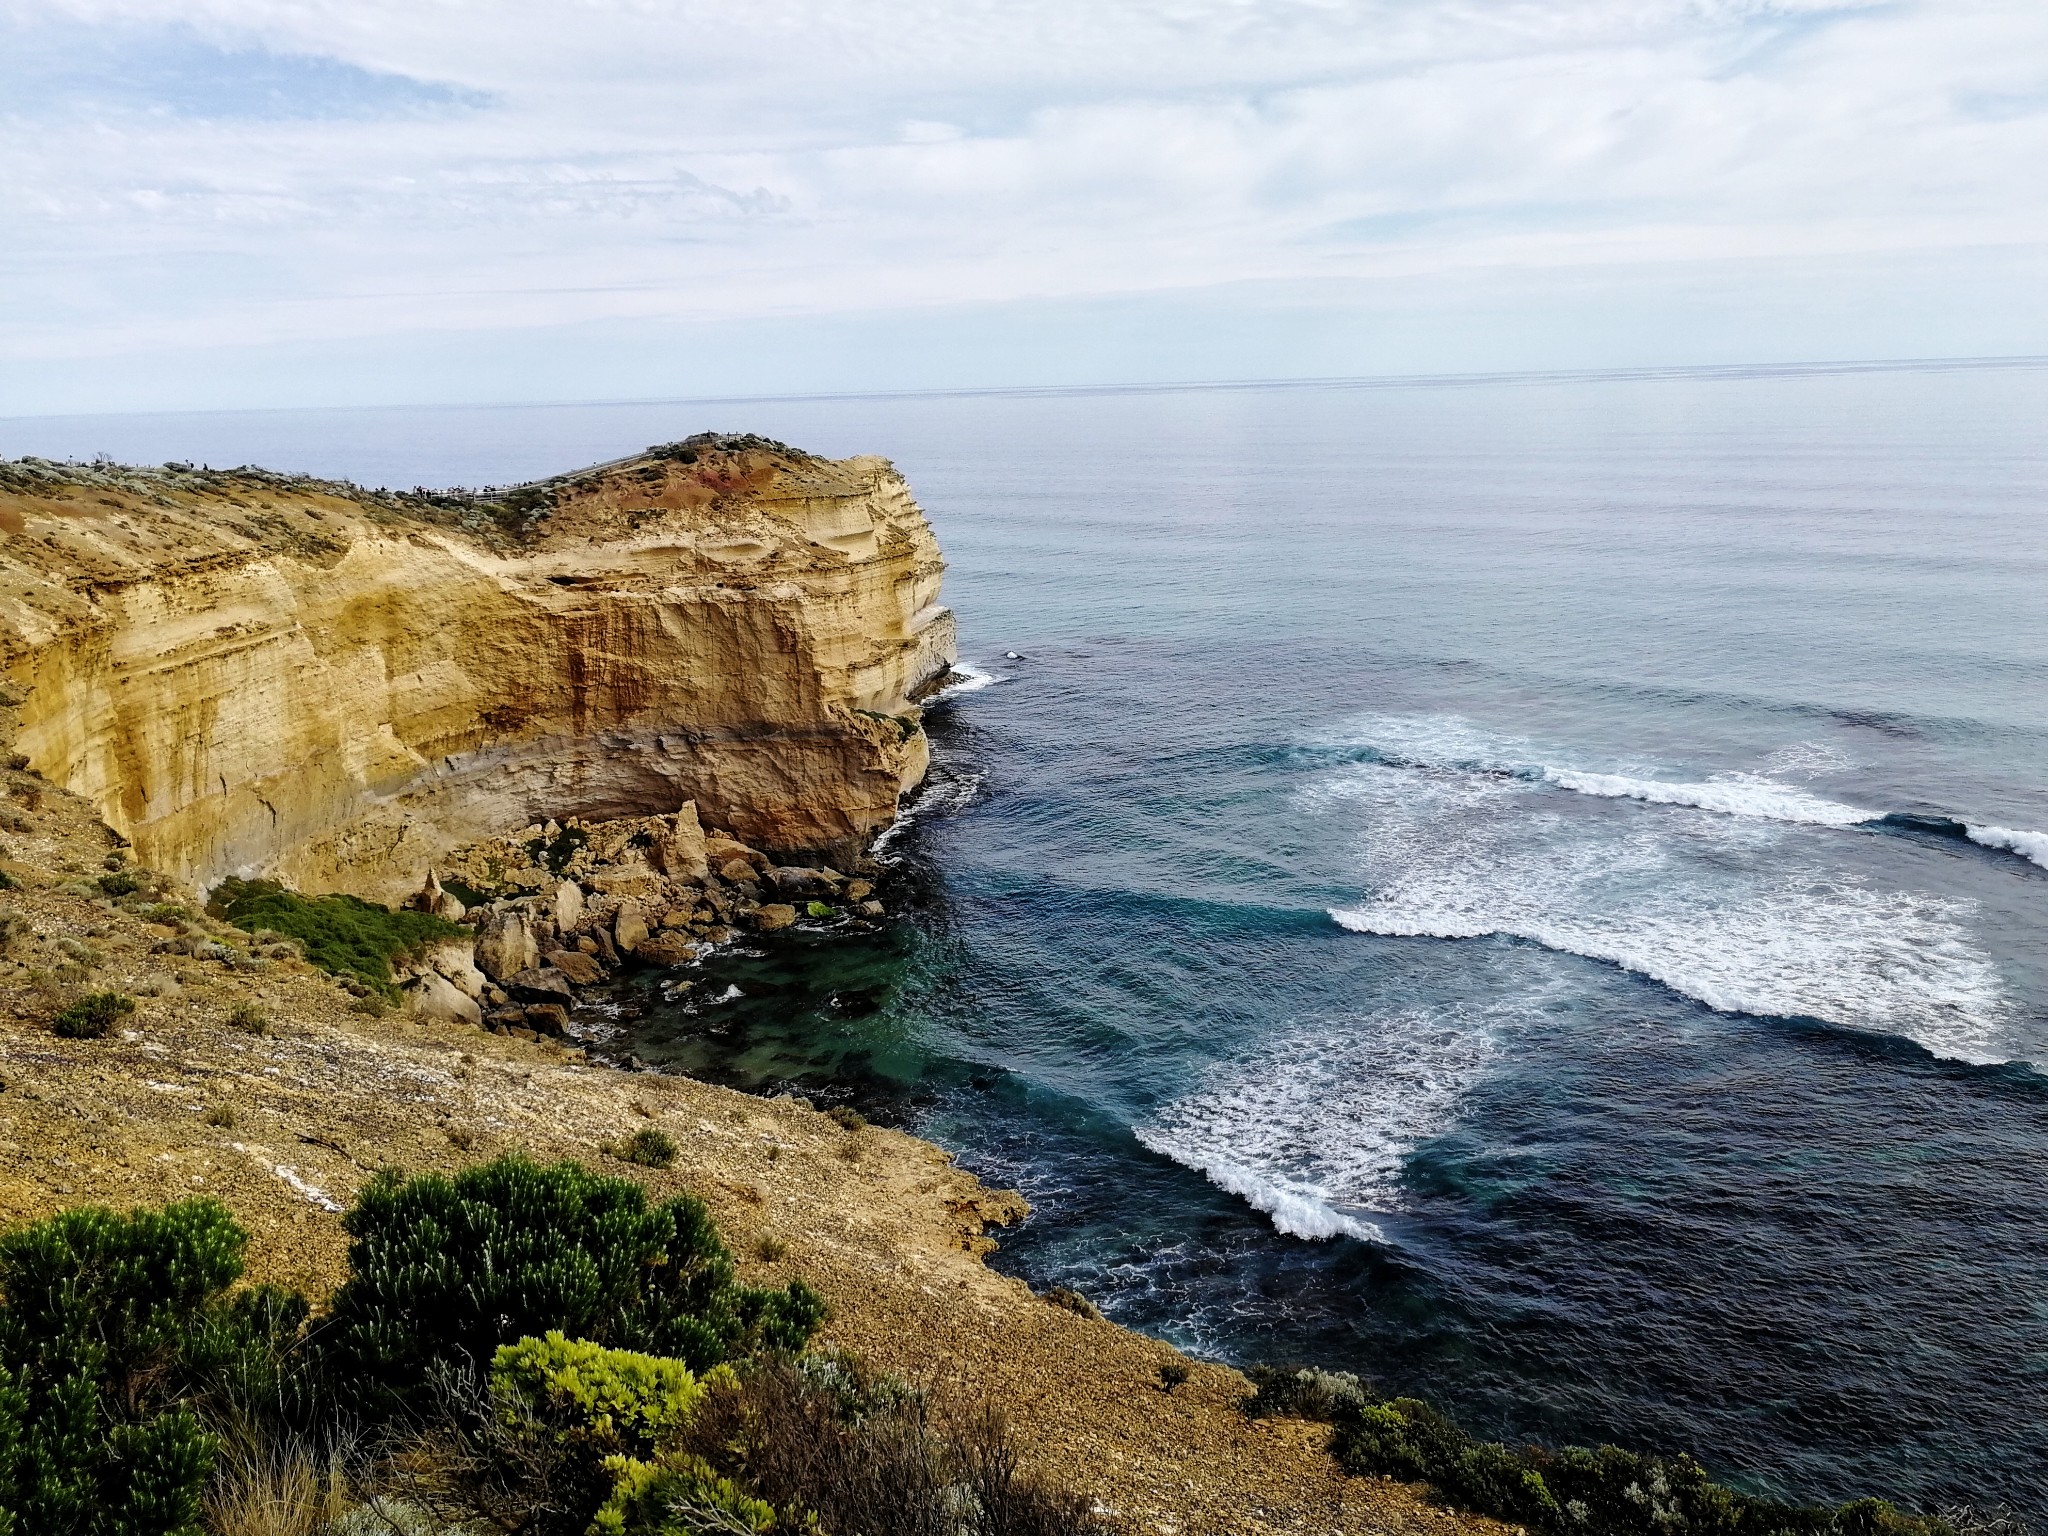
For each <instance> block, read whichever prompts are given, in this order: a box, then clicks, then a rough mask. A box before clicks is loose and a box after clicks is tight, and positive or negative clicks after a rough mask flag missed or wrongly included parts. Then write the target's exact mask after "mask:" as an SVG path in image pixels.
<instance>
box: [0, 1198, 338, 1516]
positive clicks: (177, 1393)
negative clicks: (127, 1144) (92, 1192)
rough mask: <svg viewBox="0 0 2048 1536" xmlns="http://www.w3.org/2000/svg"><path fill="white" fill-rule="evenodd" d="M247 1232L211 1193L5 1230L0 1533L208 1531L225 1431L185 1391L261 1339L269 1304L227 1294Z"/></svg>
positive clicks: (1, 1249) (230, 1369)
mask: <svg viewBox="0 0 2048 1536" xmlns="http://www.w3.org/2000/svg"><path fill="white" fill-rule="evenodd" d="M246 1243H247V1237H246V1236H245V1234H244V1233H243V1232H242V1230H241V1229H240V1228H239V1227H237V1226H236V1225H235V1223H234V1221H233V1219H232V1218H231V1217H230V1216H229V1215H228V1212H227V1209H226V1207H224V1206H222V1205H221V1204H220V1203H219V1202H218V1201H215V1200H211V1199H203V1198H202V1199H197V1200H186V1201H182V1202H180V1203H178V1204H176V1205H170V1206H166V1207H164V1208H163V1209H162V1210H159V1211H146V1210H144V1211H135V1212H132V1213H130V1214H129V1215H126V1216H121V1215H117V1214H116V1213H114V1212H113V1211H109V1210H104V1209H100V1208H97V1207H87V1208H83V1209H79V1210H73V1211H67V1212H65V1213H64V1214H62V1215H59V1216H53V1217H51V1218H50V1219H48V1220H47V1221H39V1222H35V1223H32V1224H30V1225H27V1226H21V1227H16V1228H14V1229H13V1230H11V1231H9V1232H6V1233H4V1234H0V1532H5V1533H8V1536H39V1533H42V1532H75V1533H78V1536H199V1524H198V1521H199V1512H200V1500H201V1496H202V1494H203V1492H204V1488H205V1484H206V1479H207V1475H208V1472H209V1470H210V1468H211V1466H212V1461H213V1452H214V1440H213V1438H212V1437H211V1436H210V1435H208V1434H207V1433H206V1432H205V1431H204V1430H203V1429H202V1428H201V1425H200V1420H199V1418H198V1416H197V1415H196V1414H195V1413H194V1412H193V1409H192V1405H191V1402H190V1398H191V1397H192V1395H193V1394H192V1387H193V1384H194V1383H195V1382H196V1381H200V1380H203V1379H213V1380H223V1379H228V1378H231V1377H233V1376H234V1375H235V1374H237V1371H236V1367H237V1363H238V1362H239V1361H240V1359H241V1358H242V1357H243V1356H245V1355H246V1354H247V1352H248V1350H249V1348H250V1346H251V1344H252V1342H253V1341H254V1336H255V1332H256V1329H257V1325H258V1324H259V1322H260V1321H261V1320H260V1319H259V1318H258V1317H257V1315H256V1313H257V1311H258V1310H260V1305H259V1307H257V1308H252V1307H251V1305H249V1304H246V1303H241V1304H231V1303H229V1302H227V1301H226V1300H225V1299H224V1296H225V1293H226V1291H227V1288H228V1287H229V1286H230V1285H232V1284H233V1283H234V1282H235V1280H236V1279H238V1278H239V1277H240V1275H241V1271H242V1250H243V1248H244V1246H245V1245H246ZM245 1294H248V1293H245ZM275 1294H276V1293H269V1292H265V1293H263V1297H264V1303H265V1304H268V1303H271V1302H272V1300H273V1297H274V1295H275ZM302 1305H303V1304H301V1306H302ZM301 1316H303V1311H300V1312H299V1313H298V1314H297V1315H296V1316H294V1317H293V1318H292V1319H291V1321H290V1326H291V1327H293V1328H296V1326H297V1318H298V1317H301Z"/></svg>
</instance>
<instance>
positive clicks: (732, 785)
mask: <svg viewBox="0 0 2048 1536" xmlns="http://www.w3.org/2000/svg"><path fill="white" fill-rule="evenodd" d="M943 571H944V563H943V561H942V560H941V558H940V555H939V549H938V545H937V542H936V541H935V539H934V538H933V536H932V532H931V529H930V527H929V526H928V525H927V523H926V522H925V518H924V515H923V513H922V512H921V511H920V510H919V508H918V506H917V503H916V502H915V501H914V500H913V499H912V498H911V495H910V492H909V489H908V487H907V486H906V485H905V484H904V482H903V479H902V477H901V476H899V475H898V474H897V473H896V472H895V470H894V469H892V468H891V467H890V466H889V464H888V463H887V462H886V461H884V460H881V459H876V458H855V459H847V460H836V461H835V460H827V459H821V458H816V457H814V456H811V455H809V454H805V453H802V452H799V451H797V450H794V449H790V448H787V447H785V446H783V445H781V444H776V443H770V442H767V441H765V440H763V439H759V438H750V437H731V436H723V435H706V436H703V437H699V438H693V439H689V440H687V441H685V442H682V443H677V444H670V445H666V446H663V447H657V448H653V449H650V450H649V451H648V452H647V453H645V454H641V455H637V456H635V457H632V458H628V459H622V460H619V461H616V462H614V463H611V464H605V465H600V466H597V467H595V468H593V469H589V470H584V471H580V472H577V473H574V474H569V475H564V476H559V477H556V478H555V479H552V480H547V481H542V482H536V483H534V484H531V485H525V486H519V487H514V488H512V489H509V490H504V491H495V492H486V493H466V492H456V493H429V492H425V491H420V492H414V493H411V494H391V493H385V492H376V491H368V490H364V489H362V488H360V487H356V486H351V485H346V484H339V483H335V482H329V481H319V480H313V479H309V478H305V477H293V476H283V475H276V474H271V473H267V472H264V471H258V470H250V469H241V470H221V471H215V470H205V469H196V468H193V467H192V466H190V465H180V464H170V465H165V466H162V467H161V468H156V469H133V468H126V467H121V466H114V465H99V464H95V465H75V464H53V463H48V462H46V461H40V460H22V461H18V462H15V463H11V464H0V669H4V671H5V673H6V676H7V678H8V679H9V680H10V682H11V684H12V685H13V692H14V694H15V695H16V699H15V700H14V702H15V703H16V705H17V707H18V709H19V718H20V721H21V725H20V730H19V733H18V735H17V737H16V748H17V750H18V752H19V753H20V754H21V756H22V757H24V758H25V759H26V766H27V767H29V768H30V769H32V770H34V771H35V772H36V773H38V774H39V775H41V776H42V777H43V778H44V779H46V780H48V781H49V782H51V783H54V784H57V785H60V786H62V787H63V788H65V789H68V790H71V791H73V792H75V793H77V794H79V795H81V796H83V797H84V798H85V799H86V800H87V801H89V802H90V803H91V804H92V805H93V806H94V807H95V808H96V809H97V811H98V812H99V814H100V815H101V816H102V817H103V818H104V819H105V821H106V823H107V825H109V826H110V827H112V828H113V829H114V830H115V831H116V832H118V833H120V834H121V835H122V836H123V837H125V838H126V839H128V840H129V842H131V843H132V844H133V845H134V848H135V851H136V854H137V856H138V857H139V859H140V860H141V861H142V862H143V863H145V864H147V865H149V866H151V867H153V868H155V869H158V870H161V871H163V872H165V873H167V874H170V875H173V876H175V877H176V878H178V879H179V880H180V881H182V882H185V883H189V884H192V885H195V886H201V887H204V886H207V885H210V884H211V883H213V882H214V881H216V880H218V879H219V878H220V877H222V876H224V875H229V874H239V875H259V874H260V875H270V876H275V877H278V878H281V879H283V880H285V881H287V882H288V883H291V884H294V885H297V886H300V887H302V888H307V889H331V890H345V891H350V892H353V893H355V894H358V895H362V896H367V897H372V898H377V899H383V900H390V899H393V898H395V897H397V896H399V895H401V894H403V893H406V892H409V891H411V890H414V889H417V888H418V886H419V884H420V882H421V880H422V879H423V877H424V876H425V874H426V872H427V871H428V869H429V867H430V866H431V865H432V863H433V862H434V861H435V860H436V859H437V858H438V857H439V856H440V855H442V854H443V853H445V852H446V851H447V850H448V849H450V848H452V847H455V846H457V845H460V844H464V843H468V842H471V841H474V840H476V839H478V838H480V837H484V836H487V835H489V834H492V833H494V832H499V831H502V830H504V829H506V828H510V827H517V826H521V825H524V824H526V823H529V822H534V821H543V820H546V819H548V818H551V817H557V818H567V817H569V816H581V817H589V818H597V819H602V818H615V817H622V816H635V815H645V814H652V813H659V812H666V811H672V810H674V809H675V808H676V806H677V805H679V804H680V803H681V802H683V801H685V800H695V801H696V802H697V805H698V806H699V808H700V809H701V811H702V812H703V814H704V816H705V818H706V819H707V820H709V821H713V822H716V823H717V824H719V825H722V826H727V827H730V828H731V829H732V830H733V831H734V832H736V833H737V834H738V835H740V836H741V837H743V838H745V839H747V840H748V841H749V842H751V843H754V844H756V845H758V846H760V847H763V848H767V849H771V850H775V851H777V852H782V853H799V852H802V853H817V854H821V855H825V856H835V857H838V858H840V859H846V858H850V857H851V856H852V854H853V852H854V851H855V850H857V849H858V848H860V847H861V846H863V845H864V843H865V841H866V839H867V838H868V837H870V836H871V835H872V834H873V833H874V832H875V831H877V830H879V829H880V828H881V827H882V826H884V825H886V824H887V823H888V821H889V820H890V819H891V818H892V817H893V816H894V815H895V813H896V805H897V799H898V797H899V795H900V794H901V793H902V792H903V791H904V790H905V789H907V788H909V787H910V786H912V785H914V784H916V783H917V782H918V780H919V779H921V778H922V777H923V774H924V771H925V767H926V746H925V739H924V736H923V733H922V730H921V728H920V724H919V719H918V712H917V709H916V702H915V701H916V700H917V698H918V697H919V696H920V694H921V692H922V691H924V690H926V689H928V688H929V687H930V685H931V684H932V683H933V682H934V680H935V679H937V678H938V677H940V676H942V675H943V674H944V673H945V671H946V669H947V667H948V666H949V664H950V663H951V660H952V657H953V622H952V616H951V614H950V613H949V612H948V611H947V610H946V609H945V608H943V607H941V606H940V605H939V602H938V594H939V583H940V578H941V575H942V573H943Z"/></svg>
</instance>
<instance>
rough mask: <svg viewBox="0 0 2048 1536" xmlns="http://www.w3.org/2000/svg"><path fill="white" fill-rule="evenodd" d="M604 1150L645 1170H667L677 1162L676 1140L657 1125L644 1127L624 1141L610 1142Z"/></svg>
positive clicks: (623, 1161)
mask: <svg viewBox="0 0 2048 1536" xmlns="http://www.w3.org/2000/svg"><path fill="white" fill-rule="evenodd" d="M604 1150H605V1151H606V1152H607V1153H608V1154H610V1155H611V1156H613V1157H616V1158H617V1159H618V1160H619V1161H620V1162H622V1163H638V1164H640V1166H641V1167H643V1168H667V1167H669V1166H670V1165H671V1164H673V1163H674V1162H675V1160H676V1153H677V1151H678V1150H679V1149H678V1148H677V1146H676V1139H675V1138H674V1137H673V1136H671V1135H669V1133H668V1132H667V1131H664V1130H663V1129H661V1127H660V1126H656V1125H643V1126H641V1127H640V1129H639V1130H637V1131H635V1132H634V1133H633V1134H632V1135H630V1136H628V1137H626V1138H625V1140H623V1141H614V1142H608V1143H606V1144H605V1148H604Z"/></svg>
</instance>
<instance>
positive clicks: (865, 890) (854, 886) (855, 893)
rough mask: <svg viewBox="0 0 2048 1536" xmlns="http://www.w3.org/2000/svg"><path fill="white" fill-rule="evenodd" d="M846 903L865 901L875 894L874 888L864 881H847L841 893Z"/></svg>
mask: <svg viewBox="0 0 2048 1536" xmlns="http://www.w3.org/2000/svg"><path fill="white" fill-rule="evenodd" d="M841 894H843V895H844V896H845V897H846V899H847V900H848V901H866V900H867V899H868V898H869V897H870V896H872V895H874V894H875V888H874V886H872V885H871V884H869V883H868V882H867V881H865V880H849V881H847V882H846V889H845V891H844V892H842V893H841Z"/></svg>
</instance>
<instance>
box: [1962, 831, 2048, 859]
mask: <svg viewBox="0 0 2048 1536" xmlns="http://www.w3.org/2000/svg"><path fill="white" fill-rule="evenodd" d="M1963 831H1964V832H1965V833H1966V834H1967V835H1968V836H1969V839H1970V841H1971V842H1973V843H1975V844H1977V845H1978V846H1979V847H1982V848H1997V849H1999V850H2001V851H2003V852H2005V853H2016V854H2018V855H2019V856H2020V857H2021V858H2023V859H2026V860H2028V861H2029V862H2030V863H2034V864H2038V865H2040V866H2041V867H2042V868H2043V869H2048V832H2016V831H2014V830H2013V829H2012V828H2011V827H1973V826H1965V827H1964V828H1963Z"/></svg>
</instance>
